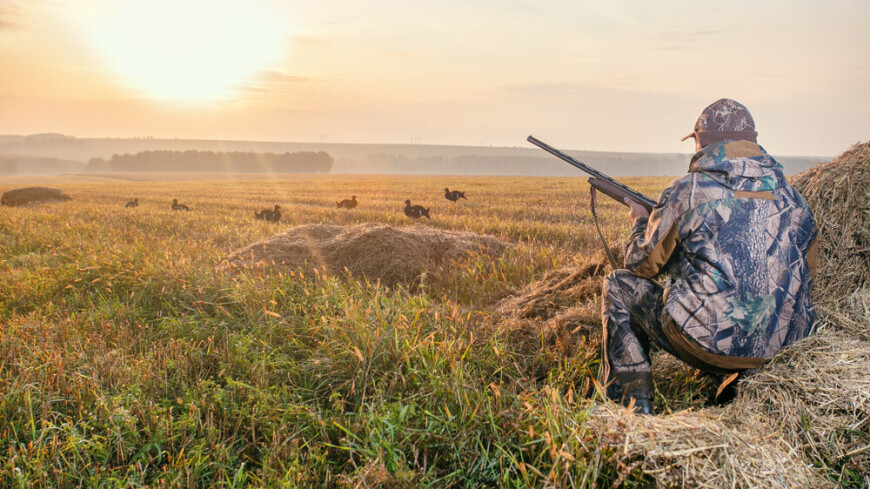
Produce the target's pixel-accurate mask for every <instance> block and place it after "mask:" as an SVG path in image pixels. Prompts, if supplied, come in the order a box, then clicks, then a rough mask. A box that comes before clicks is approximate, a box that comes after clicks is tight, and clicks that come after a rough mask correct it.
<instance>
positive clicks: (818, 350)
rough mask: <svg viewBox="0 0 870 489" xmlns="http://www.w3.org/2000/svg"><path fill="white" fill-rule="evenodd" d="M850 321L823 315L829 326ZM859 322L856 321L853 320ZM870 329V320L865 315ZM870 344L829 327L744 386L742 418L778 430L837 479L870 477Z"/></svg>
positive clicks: (739, 406) (837, 315) (827, 313)
mask: <svg viewBox="0 0 870 489" xmlns="http://www.w3.org/2000/svg"><path fill="white" fill-rule="evenodd" d="M843 316H848V314H844V313H842V312H839V313H835V312H832V311H823V314H822V317H823V321H825V322H837V321H838V320H839V318H840V317H843ZM853 317H854V316H853ZM863 322H864V327H865V328H870V316H867V315H864V320H863ZM867 372H870V342H868V341H866V340H861V339H857V338H855V337H854V336H853V335H851V334H849V333H847V332H845V331H843V330H842V329H838V328H836V327H832V326H829V327H827V328H824V329H823V330H822V331H820V332H819V333H818V334H815V335H813V336H810V337H808V338H805V339H804V340H801V341H800V342H798V343H796V344H794V345H792V346H791V347H789V348H787V349H786V350H785V351H783V352H782V353H781V354H779V355H777V356H776V357H775V358H774V359H773V360H772V361H771V362H770V363H768V364H767V365H765V366H764V367H763V368H762V369H761V370H759V372H758V373H757V374H756V375H754V376H752V377H750V378H748V379H746V380H745V381H744V382H742V383H741V390H742V392H741V397H740V399H739V400H738V401H739V402H738V403H737V405H736V406H735V410H737V411H739V412H740V414H741V416H745V417H750V418H756V419H760V420H763V421H765V422H766V423H768V424H770V425H773V426H776V427H777V428H778V429H779V431H780V432H782V433H784V434H785V437H786V441H787V442H788V443H789V445H791V446H793V447H796V448H798V449H799V450H800V451H801V452H803V454H804V455H805V456H806V457H807V458H808V459H809V460H812V461H813V462H815V463H816V464H820V465H824V466H827V467H829V468H831V469H832V470H833V471H834V472H835V473H836V472H840V471H841V470H843V469H849V470H852V471H854V472H855V473H858V474H870V378H868V376H867Z"/></svg>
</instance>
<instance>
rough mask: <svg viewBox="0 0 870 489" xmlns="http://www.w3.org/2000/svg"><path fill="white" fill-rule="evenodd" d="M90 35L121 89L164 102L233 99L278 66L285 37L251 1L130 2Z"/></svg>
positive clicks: (278, 25) (275, 20)
mask: <svg viewBox="0 0 870 489" xmlns="http://www.w3.org/2000/svg"><path fill="white" fill-rule="evenodd" d="M95 36H96V41H97V44H98V46H99V49H100V50H101V51H102V52H103V53H105V55H106V58H107V60H108V62H109V64H110V65H111V67H112V69H113V70H114V71H115V72H116V73H118V74H119V75H120V76H121V77H122V78H123V79H124V80H125V81H126V82H127V83H129V84H130V85H132V86H133V87H134V88H136V89H138V90H141V91H142V92H144V94H145V95H146V96H149V97H152V98H158V99H170V100H210V99H221V98H227V97H229V96H231V94H232V89H233V87H236V86H238V85H239V84H240V83H241V82H243V81H244V80H245V79H246V78H247V77H249V76H250V75H251V74H253V73H255V72H257V71H258V70H264V69H268V68H270V67H271V66H272V65H273V64H274V63H275V62H276V60H277V58H278V56H279V55H280V53H281V51H282V48H283V46H282V44H283V39H284V38H285V37H286V36H285V32H284V28H283V26H282V25H281V22H280V19H279V17H278V16H277V15H276V14H275V13H274V12H270V11H268V10H267V9H266V8H265V7H263V6H260V5H258V4H257V2H254V1H250V0H249V1H247V2H246V1H244V0H131V1H127V2H123V6H122V7H120V8H118V9H117V10H115V11H113V12H112V13H111V14H110V15H109V16H107V17H106V18H105V20H104V22H103V25H102V26H100V27H99V28H98V29H96V31H95Z"/></svg>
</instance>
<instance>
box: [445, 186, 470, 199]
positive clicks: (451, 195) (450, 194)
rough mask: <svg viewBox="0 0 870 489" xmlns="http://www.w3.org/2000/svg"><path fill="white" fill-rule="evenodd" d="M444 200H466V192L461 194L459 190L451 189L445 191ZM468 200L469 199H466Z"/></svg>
mask: <svg viewBox="0 0 870 489" xmlns="http://www.w3.org/2000/svg"><path fill="white" fill-rule="evenodd" d="M444 198H445V199H447V200H449V201H450V202H456V201H457V200H459V199H465V192H460V191H459V190H453V191H451V190H450V189H449V188H445V189H444ZM465 200H468V199H465Z"/></svg>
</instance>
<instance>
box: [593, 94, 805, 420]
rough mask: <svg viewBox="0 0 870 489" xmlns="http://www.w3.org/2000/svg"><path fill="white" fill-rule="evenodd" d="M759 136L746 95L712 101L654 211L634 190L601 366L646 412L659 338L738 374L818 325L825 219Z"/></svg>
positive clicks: (719, 370) (606, 306) (611, 390)
mask: <svg viewBox="0 0 870 489" xmlns="http://www.w3.org/2000/svg"><path fill="white" fill-rule="evenodd" d="M756 136H757V133H756V131H755V123H754V121H753V119H752V116H751V115H750V114H749V111H748V110H747V109H746V107H744V106H743V105H741V104H740V103H738V102H736V101H734V100H730V99H721V100H718V101H716V102H714V103H713V104H711V105H710V106H708V107H707V108H705V109H704V111H703V112H702V113H701V116H700V117H699V118H698V120H697V122H696V123H695V130H694V131H693V132H692V133H691V134H689V135H688V136H686V137H685V138H683V140H684V141H685V140H686V139H688V138H694V140H695V151H696V153H695V155H694V156H693V157H692V159H691V163H690V165H689V172H688V174H686V175H685V176H683V177H680V178H678V179H677V180H675V181H674V182H673V183H672V184H671V185H670V186H669V187H668V188H666V189H665V190H664V191H663V192H662V194H661V196H660V197H659V200H658V203H657V204H656V206H655V207H654V208H653V210H652V212H651V213H649V214H647V211H646V210H645V209H644V208H643V207H641V206H640V205H637V204H634V203H632V202H628V203H629V206H630V207H631V210H630V212H629V215H630V216H631V218H632V219H633V220H634V227H633V228H632V231H631V236H630V238H629V241H628V244H627V247H626V253H625V269H623V270H616V271H614V272H613V273H611V274H610V275H608V276H607V277H606V279H605V283H604V290H603V304H602V321H603V324H604V341H603V349H604V352H603V355H604V357H603V359H602V369H603V370H602V377H603V379H604V381H605V385H607V394H608V396H609V397H610V398H612V399H616V400H621V401H622V402H623V403H624V404H625V405H629V404H630V402H631V400H632V399H634V405H635V409H636V410H637V411H638V412H642V413H646V414H650V413H652V406H651V404H650V400H651V399H652V397H653V384H652V369H651V364H650V358H649V352H650V346H651V343H654V344H655V345H657V346H658V347H660V348H662V349H664V350H665V351H667V352H668V353H670V354H671V355H674V356H675V357H677V358H679V359H680V360H682V361H683V362H685V363H687V364H689V365H691V366H693V367H696V368H698V369H701V370H702V371H704V372H707V373H710V374H714V375H719V376H727V377H729V378H731V377H733V376H732V375H730V374H733V373H735V372H743V371H746V370H750V369H755V368H758V367H759V366H761V365H762V364H763V363H764V362H766V361H767V360H768V359H770V358H771V357H773V356H774V355H775V354H776V353H777V352H778V351H780V350H781V349H782V348H783V347H784V346H786V345H789V344H791V343H793V342H795V341H797V340H799V339H801V338H803V337H805V336H807V335H808V334H809V333H810V330H811V329H812V326H813V323H814V321H815V318H816V315H815V310H814V308H813V305H812V302H811V301H810V289H811V287H812V274H813V272H814V269H815V267H816V242H815V240H816V235H817V231H816V225H815V223H814V221H813V216H812V214H811V212H810V210H809V208H808V207H807V204H806V202H805V201H804V199H803V198H802V197H801V196H800V194H798V192H797V191H796V190H795V189H794V188H793V187H792V186H791V185H789V183H788V182H787V181H786V180H785V178H784V177H783V173H782V166H781V165H780V164H779V163H777V162H776V161H775V160H774V159H773V158H772V157H771V156H770V155H768V154H767V152H765V150H764V149H763V148H762V147H761V146H759V145H758V144H757V142H756ZM661 274H666V276H667V278H668V280H667V285H665V286H662V285H660V283H659V281H654V280H653V279H654V278H658V277H659V276H660V275H661ZM731 389H733V384H732V386H731ZM732 397H733V396H732Z"/></svg>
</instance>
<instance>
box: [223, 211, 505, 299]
mask: <svg viewBox="0 0 870 489" xmlns="http://www.w3.org/2000/svg"><path fill="white" fill-rule="evenodd" d="M506 246H507V245H505V244H504V243H503V242H501V241H499V240H497V239H495V238H493V237H491V236H480V235H478V234H474V233H464V232H454V231H442V230H438V229H432V228H429V227H425V226H415V227H410V228H394V227H392V226H387V225H383V224H359V225H356V226H351V227H344V226H331V225H325V224H308V225H305V226H298V227H295V228H293V229H291V230H289V231H287V232H285V233H283V234H279V235H276V236H273V237H271V238H269V239H266V240H264V241H260V242H258V243H254V244H252V245H250V246H248V247H246V248H244V249H241V250H239V251H236V252H235V253H233V254H231V255H230V256H228V257H227V258H226V259H225V260H223V261H222V262H221V264H220V265H219V266H218V269H219V270H234V269H238V268H252V267H258V266H279V267H283V268H289V269H296V268H301V269H308V270H310V269H317V270H322V271H325V272H326V273H328V274H332V275H336V274H342V273H350V274H351V275H353V276H355V277H362V278H366V279H368V280H369V281H371V282H375V281H380V282H381V283H382V284H384V285H387V286H394V285H406V286H412V287H413V286H415V285H417V284H418V283H419V281H420V278H421V276H422V275H423V274H424V273H439V272H441V271H444V270H445V269H447V268H449V267H450V266H451V264H452V263H453V262H455V261H457V260H460V259H462V258H465V257H468V256H469V255H470V254H486V255H490V256H497V255H500V254H501V253H502V252H503V251H504V250H505V248H506Z"/></svg>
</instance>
